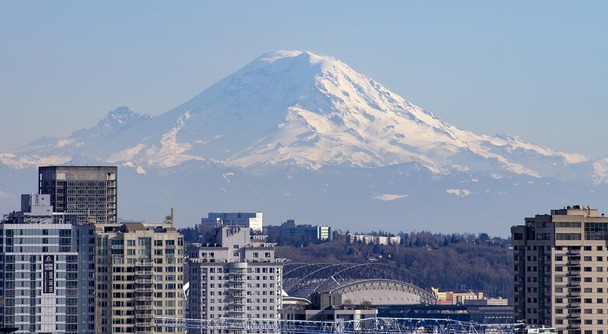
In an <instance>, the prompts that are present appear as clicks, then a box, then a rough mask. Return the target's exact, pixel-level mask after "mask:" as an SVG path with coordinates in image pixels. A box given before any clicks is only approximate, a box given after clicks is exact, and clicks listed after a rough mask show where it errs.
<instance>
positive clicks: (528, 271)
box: [511, 205, 608, 334]
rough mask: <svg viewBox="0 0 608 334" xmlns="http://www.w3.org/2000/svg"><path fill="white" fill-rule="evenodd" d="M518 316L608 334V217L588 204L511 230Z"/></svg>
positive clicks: (588, 333)
mask: <svg viewBox="0 0 608 334" xmlns="http://www.w3.org/2000/svg"><path fill="white" fill-rule="evenodd" d="M511 235H512V239H513V260H514V261H513V262H514V288H515V294H514V305H515V309H514V310H515V320H518V321H524V322H525V323H526V324H528V325H538V326H540V325H545V326H550V327H555V328H556V329H557V330H558V332H559V333H581V334H605V333H608V329H607V328H608V276H607V275H606V273H607V272H608V245H607V240H608V217H604V215H603V214H602V215H599V214H598V210H597V209H592V208H590V207H588V206H587V207H585V206H582V205H573V206H568V207H566V208H563V209H557V210H551V214H543V215H536V216H535V217H532V218H526V219H525V225H521V226H513V227H512V228H511Z"/></svg>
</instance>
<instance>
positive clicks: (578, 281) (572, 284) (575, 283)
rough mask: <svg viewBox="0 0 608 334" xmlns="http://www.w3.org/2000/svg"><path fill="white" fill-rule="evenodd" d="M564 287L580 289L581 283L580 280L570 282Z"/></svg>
mask: <svg viewBox="0 0 608 334" xmlns="http://www.w3.org/2000/svg"><path fill="white" fill-rule="evenodd" d="M566 286H567V287H580V286H581V281H580V280H576V281H570V282H568V284H567V285H566Z"/></svg>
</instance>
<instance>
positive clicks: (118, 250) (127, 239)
mask: <svg viewBox="0 0 608 334" xmlns="http://www.w3.org/2000/svg"><path fill="white" fill-rule="evenodd" d="M96 229H97V231H96V252H97V254H96V262H97V263H96V268H97V270H96V271H97V273H96V277H95V284H96V299H95V300H96V307H95V310H96V314H95V328H96V333H166V332H180V330H183V329H180V328H175V327H157V328H155V327H154V318H155V317H167V318H175V319H180V318H181V319H183V318H184V314H185V298H184V294H183V279H184V277H183V275H184V273H183V268H184V265H183V261H184V238H183V236H182V235H181V234H180V233H178V232H177V230H176V229H175V227H174V226H173V219H172V216H168V217H167V219H166V220H165V222H164V223H163V224H154V225H152V224H143V223H124V224H113V225H109V224H98V225H96Z"/></svg>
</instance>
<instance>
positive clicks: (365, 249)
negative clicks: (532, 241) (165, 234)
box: [180, 226, 513, 298]
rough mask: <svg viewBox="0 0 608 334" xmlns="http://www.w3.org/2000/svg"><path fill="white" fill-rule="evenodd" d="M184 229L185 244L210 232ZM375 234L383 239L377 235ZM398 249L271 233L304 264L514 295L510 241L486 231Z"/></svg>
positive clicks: (418, 237)
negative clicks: (373, 265)
mask: <svg viewBox="0 0 608 334" xmlns="http://www.w3.org/2000/svg"><path fill="white" fill-rule="evenodd" d="M198 228H199V229H198V231H197V230H196V229H194V228H188V229H181V230H180V232H182V233H183V234H184V236H185V239H186V242H194V241H196V240H197V238H198V237H199V236H201V235H204V234H206V233H209V232H210V230H209V228H206V227H202V226H199V227H198ZM375 234H380V235H385V234H386V233H383V232H377V233H375ZM399 236H400V237H401V243H400V244H399V245H386V246H383V245H375V244H364V243H360V242H357V243H347V242H346V236H345V235H344V234H337V233H336V237H335V239H334V240H332V241H329V242H322V243H314V242H312V241H311V240H307V239H305V238H299V239H290V238H285V237H279V236H276V235H272V234H271V235H269V236H268V241H269V242H276V243H277V247H276V256H277V257H282V258H286V259H288V260H289V261H292V262H304V263H339V262H348V263H366V262H381V263H386V264H389V265H394V266H397V267H401V268H405V269H407V270H409V271H410V272H412V273H413V274H415V275H416V276H417V277H418V278H420V279H421V280H422V281H423V282H425V283H426V284H427V285H428V286H432V287H436V288H439V289H440V290H442V291H445V290H452V291H461V290H474V291H483V292H484V293H485V294H486V295H487V296H489V297H503V298H511V297H512V296H513V291H512V290H513V272H512V268H513V265H512V255H511V249H510V246H511V241H510V240H509V239H503V238H497V237H493V238H491V237H489V236H488V235H487V234H485V233H480V234H478V235H475V234H447V235H446V234H439V233H430V232H411V233H400V234H399Z"/></svg>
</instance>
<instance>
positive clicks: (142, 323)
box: [135, 321, 154, 328]
mask: <svg viewBox="0 0 608 334" xmlns="http://www.w3.org/2000/svg"><path fill="white" fill-rule="evenodd" d="M135 327H143V328H150V327H154V323H153V322H152V321H137V322H135Z"/></svg>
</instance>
